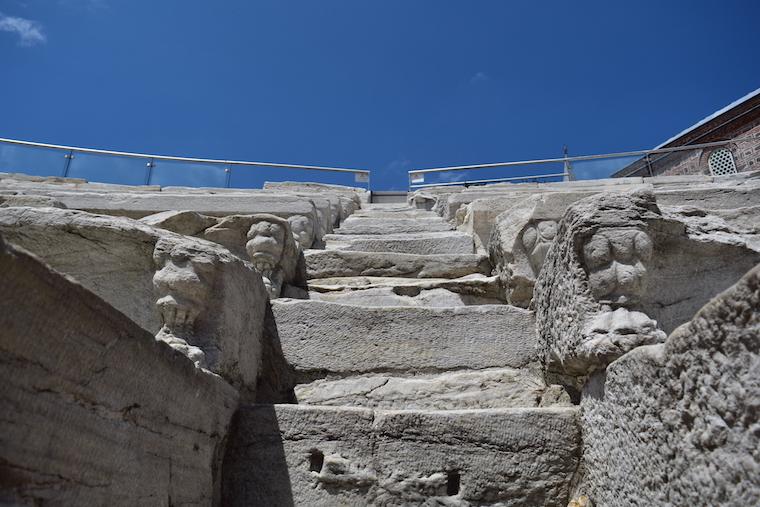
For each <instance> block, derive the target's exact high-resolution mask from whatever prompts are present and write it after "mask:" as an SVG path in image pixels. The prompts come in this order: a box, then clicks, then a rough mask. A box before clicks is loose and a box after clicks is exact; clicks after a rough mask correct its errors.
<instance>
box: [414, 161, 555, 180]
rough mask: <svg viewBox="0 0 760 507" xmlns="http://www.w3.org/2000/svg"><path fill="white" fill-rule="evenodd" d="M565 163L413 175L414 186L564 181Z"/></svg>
mask: <svg viewBox="0 0 760 507" xmlns="http://www.w3.org/2000/svg"><path fill="white" fill-rule="evenodd" d="M562 173H564V164H563V163H557V162H552V163H546V164H524V165H513V166H499V167H486V168H480V169H456V170H449V171H440V172H431V173H413V174H412V178H411V179H412V181H411V183H412V185H413V186H414V185H417V184H425V185H428V184H442V183H449V184H462V185H468V186H475V185H481V184H492V183H500V182H503V183H530V182H540V183H547V182H553V181H562V179H563V176H561V175H562Z"/></svg>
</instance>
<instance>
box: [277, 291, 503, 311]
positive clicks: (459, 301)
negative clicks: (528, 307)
mask: <svg viewBox="0 0 760 507" xmlns="http://www.w3.org/2000/svg"><path fill="white" fill-rule="evenodd" d="M416 292H417V291H416ZM286 297H298V298H299V299H301V295H300V294H299V295H293V296H289V295H286ZM308 299H310V300H312V301H328V302H331V303H341V304H344V305H353V306H368V307H372V306H374V307H385V306H413V307H430V308H450V307H455V306H473V305H498V304H503V303H504V302H503V301H501V300H499V299H495V298H484V297H479V296H468V295H463V294H457V293H456V292H452V291H450V290H447V289H441V288H437V289H429V290H424V291H418V292H417V293H416V294H415V295H411V296H406V295H403V294H402V293H399V292H397V291H396V290H394V288H393V287H375V288H371V289H359V290H347V291H331V292H316V291H310V292H309V296H308Z"/></svg>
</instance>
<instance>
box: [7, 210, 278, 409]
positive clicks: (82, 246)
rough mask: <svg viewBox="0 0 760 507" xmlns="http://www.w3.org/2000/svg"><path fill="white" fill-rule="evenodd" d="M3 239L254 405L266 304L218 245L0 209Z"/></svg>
mask: <svg viewBox="0 0 760 507" xmlns="http://www.w3.org/2000/svg"><path fill="white" fill-rule="evenodd" d="M0 233H2V234H3V235H4V237H5V238H6V239H7V240H8V241H12V242H13V243H15V244H17V245H19V246H21V247H23V248H26V249H28V250H30V251H31V252H33V253H35V254H36V255H38V256H39V257H40V258H41V259H42V260H44V261H45V262H46V263H48V264H49V265H50V266H51V267H53V268H54V269H56V270H58V271H60V272H62V273H65V274H67V275H70V276H72V277H74V278H75V279H76V280H77V281H78V282H79V283H81V284H82V285H84V286H85V287H86V288H87V289H89V290H91V291H92V292H94V293H95V294H97V295H98V296H100V297H102V298H103V299H104V300H106V301H107V302H108V303H109V304H111V305H113V307H114V308H116V309H117V310H119V311H121V312H123V313H124V314H125V315H126V316H127V317H129V318H130V319H132V320H133V321H134V322H136V323H137V324H138V325H140V326H142V327H143V328H144V329H146V330H147V331H149V332H150V333H152V334H154V335H158V334H160V335H161V337H162V338H164V339H165V340H166V341H167V342H168V343H172V344H174V345H176V346H177V348H178V349H181V350H184V351H186V352H187V353H188V355H190V356H192V357H193V359H194V360H196V361H198V362H199V364H205V365H206V367H208V368H209V369H211V370H212V371H214V372H216V373H218V374H220V375H222V376H223V377H224V378H226V379H227V380H229V381H230V382H232V383H233V384H234V385H235V386H237V387H241V388H244V390H246V391H248V392H249V395H250V396H252V393H253V391H254V390H255V384H256V378H257V376H258V371H259V362H260V358H261V340H262V328H263V321H264V313H265V310H266V308H265V305H266V304H267V295H266V290H265V288H264V284H263V282H262V280H261V275H260V274H259V273H257V272H256V271H255V270H254V269H253V266H252V265H251V264H250V263H247V262H245V261H243V260H242V259H240V258H239V257H237V256H235V255H233V254H232V253H231V252H229V251H228V250H227V249H226V248H224V247H222V246H220V245H218V244H216V243H211V242H209V241H204V240H201V239H197V238H192V237H188V236H182V235H179V234H175V233H172V232H169V231H166V230H163V229H158V228H154V227H151V226H148V225H145V224H143V223H141V222H139V221H136V220H131V219H128V218H124V217H112V216H105V215H94V214H91V213H86V212H83V211H77V210H65V209H56V208H23V207H22V208H0ZM212 293H213V294H212ZM200 353H202V354H203V356H202V357H203V359H201V355H200ZM246 396H248V395H246Z"/></svg>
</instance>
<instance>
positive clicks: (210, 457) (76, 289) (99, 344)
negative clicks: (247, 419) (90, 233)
mask: <svg viewBox="0 0 760 507" xmlns="http://www.w3.org/2000/svg"><path fill="white" fill-rule="evenodd" d="M0 292H1V293H2V295H3V297H2V298H0V328H1V329H2V333H1V335H2V339H1V340H0V347H1V348H2V355H0V381H2V384H3V389H2V392H3V394H2V396H1V397H0V413H2V417H0V449H2V451H0V453H1V456H2V459H0V477H2V481H0V503H3V504H4V505H210V504H212V503H214V502H215V501H218V497H219V492H220V488H219V481H220V479H221V477H220V475H221V474H220V470H221V468H220V466H221V463H220V458H221V455H222V452H223V447H222V443H223V439H224V435H225V434H226V432H227V428H228V425H229V422H230V419H231V417H232V414H233V412H234V411H235V409H236V407H237V402H238V393H237V391H236V390H235V389H233V388H232V387H231V386H230V385H229V384H227V383H226V382H224V381H223V380H222V379H221V378H220V377H218V376H216V375H214V374H212V373H210V372H208V371H204V370H200V369H197V368H196V367H195V366H194V365H193V363H192V362H191V361H190V360H188V359H187V358H186V357H185V356H183V355H182V354H180V353H179V352H177V351H175V350H173V349H172V348H170V347H169V346H167V345H166V344H164V343H161V342H158V341H156V340H155V339H154V337H153V335H152V334H151V333H149V332H148V331H146V330H144V329H143V328H141V327H140V326H138V325H137V324H135V323H134V322H132V321H131V320H129V319H128V318H127V317H126V316H125V315H124V314H122V313H120V312H119V311H117V310H115V309H114V308H113V307H112V306H110V305H109V304H108V303H106V302H105V301H104V300H103V299H101V298H99V297H98V296H96V295H95V294H93V293H92V292H90V291H88V290H87V289H85V288H84V287H82V286H81V285H79V284H78V283H76V282H75V281H73V280H72V279H70V278H67V277H65V276H63V275H61V274H60V273H57V272H55V271H53V270H51V269H50V268H48V267H47V266H45V265H44V264H42V263H41V262H40V261H39V259H37V258H35V257H33V256H31V255H29V254H28V253H26V252H24V251H21V250H18V249H16V248H13V247H12V246H10V245H7V244H5V243H3V242H2V238H0Z"/></svg>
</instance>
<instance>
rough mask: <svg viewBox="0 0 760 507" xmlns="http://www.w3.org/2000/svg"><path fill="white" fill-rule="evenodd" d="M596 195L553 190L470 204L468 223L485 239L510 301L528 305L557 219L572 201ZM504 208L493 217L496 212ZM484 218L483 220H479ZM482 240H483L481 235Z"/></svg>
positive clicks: (555, 230) (551, 239)
mask: <svg viewBox="0 0 760 507" xmlns="http://www.w3.org/2000/svg"><path fill="white" fill-rule="evenodd" d="M591 195H594V194H593V193H584V192H562V193H560V192H554V193H541V194H533V195H530V196H527V197H526V196H520V197H516V196H511V197H499V198H492V199H485V200H482V201H481V200H476V201H473V202H472V203H471V204H469V205H468V206H467V209H468V210H469V211H468V215H467V217H466V224H468V223H471V224H473V225H472V227H473V229H476V230H479V231H480V233H481V234H484V233H485V230H486V229H488V230H489V233H490V238H488V239H486V240H485V243H484V244H486V245H488V251H489V255H490V258H491V263H492V265H493V266H494V271H495V272H496V273H497V274H498V275H499V277H500V279H501V282H502V285H503V286H504V288H505V292H506V298H507V301H508V302H509V303H511V304H513V305H517V306H521V307H523V308H527V307H528V305H529V304H530V301H531V299H532V298H533V286H534V284H535V280H536V276H538V273H540V272H541V267H542V266H543V263H544V258H545V257H546V253H547V252H548V251H549V246H550V245H551V243H552V242H553V241H554V238H555V236H556V234H557V222H558V221H559V220H560V219H561V218H562V216H563V215H564V213H565V210H566V209H567V207H568V206H569V205H571V204H572V203H574V202H576V201H578V200H580V199H583V198H584V197H588V196H591ZM484 208H485V209H490V210H500V209H503V211H502V212H501V213H500V214H498V215H497V216H496V218H495V219H493V221H491V220H492V217H493V214H492V213H493V212H491V211H485V212H483V213H481V212H480V211H479V210H481V209H484ZM479 220H482V221H483V222H484V223H480V224H478V221H479ZM481 241H483V240H482V239H481Z"/></svg>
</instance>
